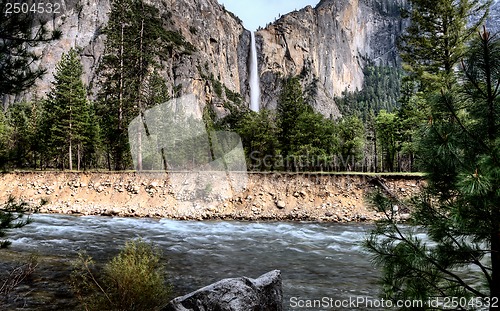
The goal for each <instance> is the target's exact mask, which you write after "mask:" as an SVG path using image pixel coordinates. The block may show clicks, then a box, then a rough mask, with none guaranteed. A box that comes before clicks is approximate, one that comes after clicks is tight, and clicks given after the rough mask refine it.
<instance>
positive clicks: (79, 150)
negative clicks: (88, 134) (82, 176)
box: [76, 144, 82, 171]
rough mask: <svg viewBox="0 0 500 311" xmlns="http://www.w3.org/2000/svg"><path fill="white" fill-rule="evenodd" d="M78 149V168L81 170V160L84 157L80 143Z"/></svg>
mask: <svg viewBox="0 0 500 311" xmlns="http://www.w3.org/2000/svg"><path fill="white" fill-rule="evenodd" d="M77 147H78V150H77V168H76V169H77V170H78V171H79V170H80V163H81V160H82V157H81V149H80V144H78V146H77Z"/></svg>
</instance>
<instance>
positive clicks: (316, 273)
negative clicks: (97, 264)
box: [9, 214, 378, 310]
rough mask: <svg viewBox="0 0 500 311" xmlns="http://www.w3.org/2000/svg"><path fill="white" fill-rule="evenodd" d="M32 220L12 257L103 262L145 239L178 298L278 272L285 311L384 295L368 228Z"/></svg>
mask: <svg viewBox="0 0 500 311" xmlns="http://www.w3.org/2000/svg"><path fill="white" fill-rule="evenodd" d="M33 219H34V222H33V223H32V224H30V225H28V226H26V227H24V228H22V229H20V230H15V231H12V233H11V234H10V235H9V238H10V239H11V240H12V242H13V244H12V249H13V250H18V251H38V252H39V253H41V254H44V255H45V254H46V255H56V256H64V257H75V258H76V256H77V254H78V252H80V251H86V252H87V253H89V254H90V255H91V256H93V257H94V258H95V259H96V261H104V260H108V259H109V258H111V257H112V256H114V255H115V254H116V253H117V252H118V250H119V248H120V247H121V246H123V245H124V243H125V242H126V241H127V240H130V239H133V238H138V237H141V238H143V239H145V240H146V241H150V242H153V243H154V244H156V245H158V246H159V247H160V248H161V249H162V251H163V254H164V256H165V260H166V261H167V262H168V264H167V271H168V273H169V278H170V281H171V283H172V285H173V286H174V287H175V292H176V294H186V293H188V292H190V291H193V290H195V289H198V288H200V287H203V286H205V285H208V284H210V283H213V282H216V281H218V280H220V279H223V278H228V277H239V276H248V277H251V278H255V277H258V276H260V275H261V274H263V273H266V272H268V271H271V270H274V269H279V270H281V273H282V277H283V292H284V309H285V310H335V309H337V308H330V306H328V307H326V306H323V307H321V306H320V307H318V306H316V307H313V308H306V307H305V305H306V304H307V301H308V300H321V299H328V300H330V299H333V300H349V299H359V297H363V299H376V297H377V293H378V285H377V284H376V281H377V275H378V273H377V271H376V270H375V269H374V268H373V266H372V265H371V263H370V261H369V256H370V255H369V254H367V253H366V252H364V251H363V250H362V248H361V247H360V242H361V241H362V240H363V238H364V236H365V234H366V232H367V231H368V230H369V229H370V225H366V224H334V223H295V222H294V223H292V222H262V223H256V222H226V221H224V222H223V221H207V222H188V221H176V220H166V219H161V220H155V219H134V218H108V217H96V216H89V217H74V216H63V215H43V214H37V215H34V216H33ZM323 297H325V298H323ZM302 305H304V307H302ZM347 309H350V308H347ZM360 309H363V308H360ZM372 310H373V309H372Z"/></svg>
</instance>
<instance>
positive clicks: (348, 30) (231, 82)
mask: <svg viewBox="0 0 500 311" xmlns="http://www.w3.org/2000/svg"><path fill="white" fill-rule="evenodd" d="M148 1H149V3H150V4H152V5H155V6H156V7H158V8H159V10H160V12H161V14H162V17H163V18H164V19H165V27H166V28H168V30H171V31H177V32H179V33H181V34H182V35H183V36H184V38H185V39H186V41H187V42H190V43H191V44H193V45H194V46H195V47H196V51H195V52H194V53H192V54H185V53H179V54H175V53H174V55H173V56H172V57H171V58H170V59H169V60H168V61H167V62H166V63H165V64H164V65H165V70H164V72H163V76H164V78H165V80H166V81H167V85H168V86H169V87H170V88H171V96H172V97H173V96H178V95H182V94H190V93H194V94H195V95H197V96H198V97H199V98H200V100H201V101H202V102H204V103H210V104H212V105H213V107H214V109H215V112H216V114H217V115H218V116H223V115H225V114H227V113H228V109H227V105H226V103H227V102H228V101H233V102H234V101H235V100H234V96H233V95H234V94H231V92H235V93H239V94H242V99H243V101H242V104H243V105H247V104H248V103H249V88H248V66H249V64H248V60H249V48H250V47H249V44H250V33H249V32H248V31H246V30H245V29H244V28H243V26H242V24H241V21H240V20H239V19H238V18H237V17H236V16H234V15H233V14H232V13H230V12H227V11H226V10H225V9H224V8H223V7H222V6H221V5H219V4H218V2H217V1H216V0H163V1H159V0H148ZM400 5H405V0H342V1H337V0H335V1H334V0H323V1H321V2H320V3H319V4H318V5H317V7H316V8H312V7H310V6H309V7H306V8H304V9H302V10H300V11H297V12H293V13H290V14H287V15H285V16H283V17H282V18H281V19H279V20H278V21H276V22H275V23H273V24H271V25H269V26H268V27H266V28H265V29H262V30H260V31H259V32H258V33H257V45H258V53H259V72H260V81H261V86H262V106H264V107H266V108H271V109H272V108H275V107H276V102H277V98H278V96H279V92H280V90H281V78H283V77H286V76H290V75H300V76H301V80H302V83H303V85H304V88H305V90H306V92H307V95H308V96H309V99H310V101H311V102H312V103H313V105H314V107H315V108H316V110H317V111H319V112H321V113H323V114H324V115H326V116H329V115H333V116H338V115H339V111H338V109H337V107H336V106H335V103H334V102H333V97H334V96H336V95H340V94H341V92H342V91H344V90H355V89H356V88H358V89H360V88H361V86H362V83H363V72H362V68H363V66H364V65H365V63H366V62H367V60H370V61H374V62H377V63H388V64H394V63H396V62H397V56H396V54H397V53H396V50H395V40H396V37H397V35H398V34H399V33H400V32H401V29H402V28H403V27H404V24H403V23H402V22H401V20H400V18H399V10H398V8H399V6H400ZM110 9H111V8H110V0H88V1H82V0H66V1H65V2H64V10H62V12H63V14H61V15H60V16H57V17H56V18H55V19H54V20H53V21H52V22H51V23H50V24H49V25H48V26H49V29H54V28H58V29H60V30H61V31H62V32H63V36H62V39H61V40H59V41H55V42H50V43H48V44H45V45H40V46H39V47H37V49H36V52H37V53H39V54H40V55H42V58H41V61H40V62H39V64H40V65H42V66H44V67H45V68H46V69H47V74H46V75H45V76H44V78H43V80H40V81H39V82H38V84H37V86H36V88H34V90H31V91H30V92H27V93H26V94H22V95H21V96H19V97H22V98H28V99H29V98H30V97H32V96H34V95H35V94H37V95H38V96H39V97H40V96H43V94H45V93H46V92H47V91H48V90H49V88H50V83H51V81H52V80H53V73H54V71H55V66H56V64H57V62H58V61H59V59H60V57H61V55H62V53H63V52H66V51H68V50H69V49H70V48H71V47H77V48H80V51H81V52H80V55H81V59H82V63H83V66H84V72H85V74H84V77H83V80H84V82H85V83H86V85H88V86H89V87H90V89H91V91H92V92H91V94H92V93H94V94H95V92H96V91H97V85H98V84H97V83H96V82H97V81H96V79H97V74H96V71H97V68H98V65H99V62H100V60H101V58H102V55H103V52H104V42H105V36H104V35H103V34H102V29H103V28H104V27H105V26H106V24H107V22H108V13H109V12H110ZM219 82H220V83H222V84H219ZM19 97H18V98H17V100H19V99H20V98H19Z"/></svg>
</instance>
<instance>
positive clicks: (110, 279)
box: [71, 240, 170, 311]
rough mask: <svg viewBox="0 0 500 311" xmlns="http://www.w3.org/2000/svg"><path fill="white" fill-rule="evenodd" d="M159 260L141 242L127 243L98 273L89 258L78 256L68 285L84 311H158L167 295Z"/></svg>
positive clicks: (153, 248)
mask: <svg viewBox="0 0 500 311" xmlns="http://www.w3.org/2000/svg"><path fill="white" fill-rule="evenodd" d="M160 259H161V255H160V252H159V250H158V249H157V248H156V247H153V246H151V245H150V244H148V243H146V242H144V241H142V240H133V241H129V242H127V243H126V244H125V247H124V248H123V249H122V250H121V251H120V253H119V254H118V255H117V256H116V257H114V258H113V259H112V260H111V261H110V262H109V263H107V264H106V265H105V266H104V267H103V269H102V270H101V271H100V273H99V272H97V269H96V266H95V264H94V261H93V260H92V258H91V257H89V256H88V255H85V254H80V256H79V259H78V260H77V262H76V263H75V268H74V270H73V273H72V275H71V280H72V284H71V285H72V287H73V290H74V291H75V293H76V296H77V298H78V299H79V300H80V302H81V304H82V307H83V309H84V310H121V311H125V310H135V311H139V310H148V311H149V310H159V309H160V308H161V307H162V306H163V305H165V304H166V303H167V302H168V298H169V295H170V286H168V285H166V282H165V271H164V269H163V267H162V265H161V262H160Z"/></svg>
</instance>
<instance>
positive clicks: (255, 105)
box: [250, 31, 260, 112]
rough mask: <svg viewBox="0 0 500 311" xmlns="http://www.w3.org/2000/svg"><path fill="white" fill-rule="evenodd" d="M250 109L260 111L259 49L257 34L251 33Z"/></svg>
mask: <svg viewBox="0 0 500 311" xmlns="http://www.w3.org/2000/svg"><path fill="white" fill-rule="evenodd" d="M250 38H251V39H250V109H251V110H253V111H257V112H258V111H259V108H260V82H259V72H258V67H257V47H256V45H255V34H254V32H253V31H251V32H250Z"/></svg>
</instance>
